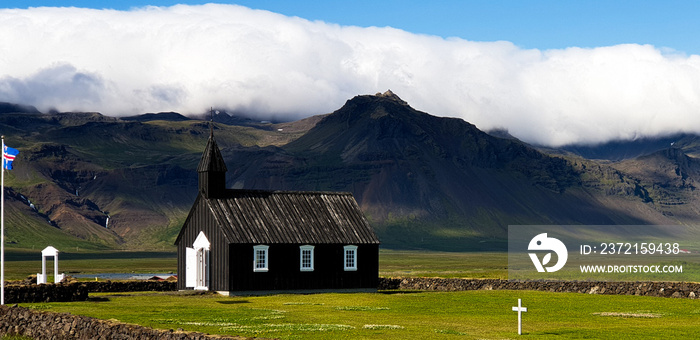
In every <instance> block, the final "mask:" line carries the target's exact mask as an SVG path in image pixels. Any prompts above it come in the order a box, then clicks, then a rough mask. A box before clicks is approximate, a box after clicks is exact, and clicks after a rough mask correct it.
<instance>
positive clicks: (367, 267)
mask: <svg viewBox="0 0 700 340" xmlns="http://www.w3.org/2000/svg"><path fill="white" fill-rule="evenodd" d="M301 245H306V244H271V245H269V246H270V248H269V253H268V258H269V264H268V268H269V271H268V272H253V246H255V245H254V244H232V245H230V249H231V251H230V260H229V263H230V264H231V273H232V274H231V284H230V286H229V290H230V291H256V290H298V289H357V288H377V284H378V275H379V246H378V245H376V244H370V245H357V246H358V249H357V271H345V270H344V267H343V246H344V245H343V244H340V245H339V244H314V246H315V248H314V271H313V272H302V271H300V268H299V267H300V264H299V261H300V259H299V246H301Z"/></svg>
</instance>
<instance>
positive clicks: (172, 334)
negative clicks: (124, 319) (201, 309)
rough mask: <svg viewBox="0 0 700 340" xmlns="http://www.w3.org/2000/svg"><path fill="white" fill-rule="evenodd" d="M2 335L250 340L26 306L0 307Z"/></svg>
mask: <svg viewBox="0 0 700 340" xmlns="http://www.w3.org/2000/svg"><path fill="white" fill-rule="evenodd" d="M0 335H21V336H26V337H30V338H32V339H38V340H42V339H51V340H54V339H123V340H130V339H162V340H186V339H187V340H189V339H191V340H207V339H251V338H245V337H220V336H211V335H207V334H202V333H196V332H184V331H173V330H157V329H152V328H147V327H141V326H137V325H130V324H123V323H117V322H111V321H105V320H99V319H94V318H89V317H84V316H77V315H71V314H65V313H61V314H59V313H49V312H39V311H35V310H31V309H28V308H23V307H16V306H13V307H8V306H2V307H0Z"/></svg>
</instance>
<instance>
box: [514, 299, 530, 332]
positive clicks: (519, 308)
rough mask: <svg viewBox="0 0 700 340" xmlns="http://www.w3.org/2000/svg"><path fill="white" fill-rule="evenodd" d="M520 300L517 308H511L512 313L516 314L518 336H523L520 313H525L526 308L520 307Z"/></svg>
mask: <svg viewBox="0 0 700 340" xmlns="http://www.w3.org/2000/svg"><path fill="white" fill-rule="evenodd" d="M521 303H522V300H521V299H518V307H513V311H514V312H518V335H522V334H523V317H522V315H523V314H522V313H523V312H527V307H523V306H522V304H521Z"/></svg>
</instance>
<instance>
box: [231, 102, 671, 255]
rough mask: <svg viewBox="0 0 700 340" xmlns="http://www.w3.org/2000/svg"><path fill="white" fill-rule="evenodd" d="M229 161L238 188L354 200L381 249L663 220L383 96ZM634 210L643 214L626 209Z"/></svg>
mask: <svg viewBox="0 0 700 340" xmlns="http://www.w3.org/2000/svg"><path fill="white" fill-rule="evenodd" d="M232 156H233V157H234V158H233V159H231V158H228V159H229V160H230V161H229V163H230V164H229V169H233V170H230V171H233V174H230V175H231V181H232V182H234V183H236V184H238V185H239V186H240V187H246V188H257V189H269V188H278V189H288V190H341V191H351V192H353V193H354V195H355V197H356V199H357V200H358V203H359V204H360V206H361V207H362V208H363V210H364V211H365V213H366V214H367V215H368V217H369V218H370V219H371V221H372V222H373V224H374V225H375V227H376V228H377V231H378V232H379V234H380V237H381V238H382V242H383V244H384V245H385V246H393V247H417V248H421V247H426V248H432V249H435V248H440V249H447V250H455V249H467V248H470V247H471V248H479V242H482V243H483V241H485V240H489V239H491V238H493V237H498V238H504V237H505V233H506V227H507V226H508V225H509V224H532V223H534V224H557V223H561V224H582V223H583V224H618V223H622V224H639V223H645V224H646V223H656V222H659V221H665V220H664V219H663V217H660V215H659V214H658V213H657V212H655V211H654V210H653V209H651V208H649V207H646V206H644V205H643V203H642V200H641V199H640V198H638V197H636V196H634V195H628V196H625V197H620V196H607V195H605V194H604V193H601V192H599V191H598V190H596V189H595V188H593V187H585V186H583V185H582V183H581V182H582V180H581V172H580V169H575V168H574V167H573V166H572V165H571V164H570V163H569V162H568V161H566V160H564V159H562V158H557V157H551V156H547V155H545V154H543V153H540V152H538V151H536V150H535V149H533V148H530V147H528V146H526V145H524V144H522V143H520V142H518V141H516V140H511V139H500V138H496V137H493V136H490V135H488V134H485V133H483V132H481V131H479V130H478V129H477V128H476V127H474V126H473V125H471V124H469V123H467V122H464V121H462V120H459V119H453V118H440V117H435V116H431V115H428V114H426V113H423V112H419V111H416V110H414V109H412V108H411V107H410V106H409V105H407V104H406V103H405V102H404V101H402V100H401V99H400V98H398V97H397V96H396V95H395V94H393V93H390V92H387V93H385V94H382V95H376V96H358V97H355V98H353V99H351V100H349V101H348V102H347V103H346V104H345V105H344V106H343V107H342V108H341V109H339V110H337V111H335V112H334V113H332V114H330V115H328V116H326V117H324V118H323V119H322V120H321V121H320V122H319V123H317V124H316V125H315V127H314V128H312V129H311V130H309V132H308V133H306V134H305V135H303V136H302V137H300V138H299V139H297V140H295V141H292V142H291V143H289V144H287V145H285V146H283V147H282V148H281V150H280V149H276V150H273V149H267V150H264V149H260V150H257V151H256V152H254V153H253V152H251V151H250V150H245V151H243V150H241V151H240V152H237V153H235V154H234V155H232ZM611 203H614V204H615V205H616V206H618V207H625V208H624V209H610V207H609V205H610V204H611ZM635 205H639V207H638V208H639V209H641V210H643V211H644V213H643V214H637V213H632V212H630V211H628V210H629V209H628V208H627V206H635ZM657 215H658V216H657ZM475 244H476V245H475ZM482 246H483V247H482V248H489V247H492V246H493V244H485V245H484V244H482Z"/></svg>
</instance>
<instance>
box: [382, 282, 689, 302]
mask: <svg viewBox="0 0 700 340" xmlns="http://www.w3.org/2000/svg"><path fill="white" fill-rule="evenodd" d="M379 289H404V290H438V291H460V290H504V289H506V290H539V291H546V292H565V293H585V294H611V295H612V294H614V295H643V296H658V297H673V298H690V299H696V298H698V297H699V296H700V283H689V282H586V281H581V282H577V281H573V282H572V281H566V282H544V281H526V282H516V281H507V280H498V279H441V278H379Z"/></svg>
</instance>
